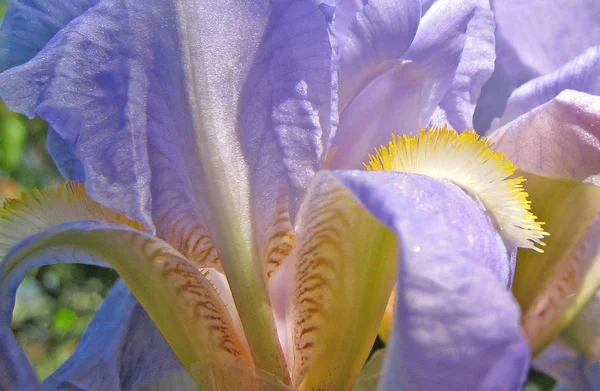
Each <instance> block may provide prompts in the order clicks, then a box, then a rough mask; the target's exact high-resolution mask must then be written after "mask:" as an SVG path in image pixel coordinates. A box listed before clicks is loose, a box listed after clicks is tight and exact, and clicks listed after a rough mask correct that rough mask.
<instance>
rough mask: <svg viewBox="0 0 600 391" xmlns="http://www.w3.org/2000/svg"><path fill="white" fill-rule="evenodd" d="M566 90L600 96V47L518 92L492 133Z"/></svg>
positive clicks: (513, 96) (513, 94)
mask: <svg viewBox="0 0 600 391" xmlns="http://www.w3.org/2000/svg"><path fill="white" fill-rule="evenodd" d="M566 89H569V90H575V91H581V92H585V93H588V94H592V95H600V46H596V47H593V48H590V49H588V50H587V51H586V52H584V53H583V54H582V55H580V56H578V57H576V58H575V59H573V60H572V61H570V62H568V63H567V64H565V65H564V66H562V67H561V68H559V69H557V70H556V71H554V72H552V73H550V74H548V75H545V76H541V77H538V78H536V79H533V80H531V81H530V82H528V83H525V84H524V85H522V86H521V87H519V88H518V89H516V90H515V91H514V92H513V93H512V94H511V95H510V97H509V98H508V101H507V102H506V109H505V110H504V114H502V117H500V118H499V119H496V120H494V121H493V122H492V129H496V128H498V127H500V126H502V125H505V124H507V123H508V122H510V121H512V120H514V119H515V118H517V117H519V116H520V115H523V114H525V113H527V112H529V111H531V110H533V109H534V108H536V107H538V106H540V105H542V104H544V103H546V102H548V101H549V100H551V99H552V98H554V97H555V96H557V95H558V94H560V93H561V92H562V91H563V90H566Z"/></svg>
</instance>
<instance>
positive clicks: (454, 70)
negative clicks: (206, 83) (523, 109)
mask: <svg viewBox="0 0 600 391" xmlns="http://www.w3.org/2000/svg"><path fill="white" fill-rule="evenodd" d="M493 28H494V24H493V21H492V19H491V12H490V10H489V2H488V1H487V0H471V1H460V2H456V1H452V0H440V1H437V2H435V3H433V4H432V5H431V7H430V8H429V9H428V10H427V12H426V13H425V15H424V16H423V17H422V19H421V24H420V25H419V30H418V31H417V36H416V37H415V40H414V42H413V43H412V45H411V46H410V48H409V50H408V52H407V53H406V55H405V57H404V58H405V59H406V60H413V61H415V62H417V63H419V64H420V65H422V66H423V67H424V68H425V70H426V71H427V75H428V77H429V83H430V84H431V86H429V88H428V89H429V90H430V92H429V94H428V95H427V96H424V97H423V99H422V102H423V103H422V108H421V114H420V116H419V124H420V125H421V126H425V125H427V124H429V123H430V121H431V120H434V121H435V120H436V119H437V120H443V121H445V120H451V121H454V122H455V123H452V125H453V126H457V129H461V127H462V126H463V125H469V124H470V123H471V118H472V115H473V110H474V106H473V104H474V102H475V101H476V99H477V97H478V96H479V91H480V89H481V86H482V85H483V83H484V82H485V80H486V79H487V77H488V76H489V74H490V73H491V69H492V67H493V61H494V52H493V50H492V47H493V38H492V36H491V34H492V31H493ZM465 102H468V104H466V105H465ZM438 105H440V108H439V109H438V110H437V112H436V108H437V106H438ZM434 112H436V114H435V116H434V117H433V118H432V116H433V115H434ZM440 125H443V124H440Z"/></svg>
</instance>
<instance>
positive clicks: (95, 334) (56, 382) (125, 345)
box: [43, 280, 189, 391]
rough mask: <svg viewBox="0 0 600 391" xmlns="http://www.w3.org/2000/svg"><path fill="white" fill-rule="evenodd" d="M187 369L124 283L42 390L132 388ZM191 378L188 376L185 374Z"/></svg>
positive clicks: (98, 313) (116, 287)
mask: <svg viewBox="0 0 600 391" xmlns="http://www.w3.org/2000/svg"><path fill="white" fill-rule="evenodd" d="M179 372H182V373H185V370H184V368H183V366H182V365H181V363H180V362H179V360H178V359H177V357H176V356H175V354H174V353H173V351H172V350H171V348H170V347H169V345H168V344H167V342H166V341H165V339H164V337H163V336H162V334H161V333H160V331H158V329H157V327H156V326H155V325H154V323H153V322H152V320H151V319H150V317H149V316H148V314H147V313H146V311H145V310H144V309H143V308H142V306H141V305H140V304H139V303H138V302H137V300H136V299H135V298H134V297H133V295H132V294H131V293H130V292H129V289H127V287H126V286H125V284H124V283H123V281H122V280H119V281H118V282H117V284H116V285H115V286H114V287H113V288H112V290H111V291H110V293H109V294H108V296H107V297H106V299H105V301H104V304H103V305H102V307H100V309H99V310H98V312H97V314H96V316H95V317H94V319H93V320H92V323H90V325H89V326H88V329H87V330H86V332H85V334H84V336H83V338H82V340H81V341H80V342H79V345H78V346H77V350H76V351H75V353H73V355H72V356H71V357H70V358H69V360H67V361H66V362H65V363H64V364H63V365H62V366H61V367H60V368H58V369H57V370H56V372H54V373H53V374H52V375H51V376H50V377H48V378H47V379H46V380H45V381H44V384H43V388H44V389H45V390H48V391H50V390H58V389H63V388H64V387H71V388H76V389H77V390H89V391H92V390H115V391H120V390H123V391H125V390H134V389H137V388H139V387H142V386H145V385H147V384H149V383H152V382H154V381H157V380H159V379H160V378H162V377H163V376H168V375H170V374H173V373H179ZM188 376H189V375H188Z"/></svg>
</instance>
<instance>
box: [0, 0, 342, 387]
mask: <svg viewBox="0 0 600 391" xmlns="http://www.w3.org/2000/svg"><path fill="white" fill-rule="evenodd" d="M208 10H210V12H208ZM215 15H218V16H217V17H215ZM330 16H331V15H328V14H327V13H326V12H323V11H322V9H321V7H319V5H318V4H315V3H313V2H312V1H301V2H298V1H282V2H273V3H269V2H267V1H263V2H239V1H219V2H216V3H215V2H211V1H195V0H194V1H191V0H179V1H175V2H171V1H158V2H154V3H153V5H152V7H148V5H147V2H145V1H137V0H123V1H120V0H107V1H104V2H101V3H99V4H98V5H96V6H95V7H92V8H90V9H89V10H88V11H87V12H85V13H84V14H82V15H81V16H80V17H78V18H76V19H74V20H73V21H71V23H69V24H68V25H67V26H66V27H65V28H63V29H62V30H60V31H59V32H58V33H57V34H56V35H55V36H54V38H53V39H52V40H51V41H50V42H49V43H48V45H46V47H44V49H43V50H42V51H41V52H40V54H39V55H38V56H36V57H34V58H33V59H32V60H30V61H29V62H27V63H25V64H23V65H22V66H19V67H15V68H12V69H10V70H8V71H7V72H4V73H3V74H2V75H1V76H0V95H1V96H2V98H3V99H4V100H5V101H6V102H7V104H8V105H9V106H10V107H11V108H12V109H14V110H16V111H20V112H22V113H25V114H27V115H28V116H32V115H34V114H37V115H40V116H41V117H43V118H44V119H46V120H47V121H48V122H49V123H50V125H51V126H52V128H53V129H54V130H55V131H56V132H57V133H58V134H59V135H60V136H61V137H62V138H63V140H64V141H65V142H66V143H67V144H68V145H70V146H72V148H73V152H74V155H75V157H76V158H78V159H79V160H80V161H81V162H82V164H83V165H84V167H85V181H86V184H87V185H88V190H89V192H90V194H91V195H92V197H93V198H94V199H96V200H97V201H99V202H101V203H103V204H105V205H109V206H111V207H113V208H114V209H116V210H118V211H120V212H122V213H124V214H126V215H128V216H131V217H132V218H135V219H136V220H138V221H140V222H142V223H143V224H144V226H145V227H146V228H148V229H149V230H151V231H153V232H154V231H155V232H156V234H157V235H158V236H159V237H161V238H164V239H166V240H168V242H169V243H170V244H171V245H172V246H174V247H176V249H177V250H178V251H180V252H181V253H183V255H184V256H186V257H187V258H188V259H190V260H191V261H194V262H195V263H196V264H198V265H200V266H202V265H203V264H204V266H208V267H217V262H218V261H220V262H221V264H222V265H224V269H225V270H226V271H227V272H228V278H229V279H230V281H231V285H232V286H233V287H234V289H233V294H234V296H235V297H236V302H237V307H238V309H239V311H240V316H241V317H242V318H243V319H244V324H245V327H246V331H247V335H248V339H249V342H250V343H251V345H252V346H253V351H254V353H255V355H256V358H257V359H258V365H259V366H260V367H265V368H269V369H270V370H273V371H274V372H277V375H278V376H280V377H283V375H284V373H285V370H284V369H283V362H282V361H283V359H282V358H281V355H280V354H279V353H278V347H277V341H276V339H275V337H274V334H275V333H274V326H273V325H272V324H271V323H272V320H271V314H270V308H269V303H268V297H267V294H266V290H265V289H264V287H263V284H262V280H263V278H264V276H265V274H267V273H268V271H269V270H267V268H266V267H264V263H263V262H268V258H269V257H268V253H269V252H270V249H269V250H266V251H265V250H264V247H268V246H269V245H270V244H271V243H270V239H271V237H272V236H277V235H279V234H280V232H279V231H277V232H268V229H269V228H270V227H271V226H273V222H274V221H277V220H278V219H280V218H281V217H282V215H283V216H284V217H285V214H288V213H290V211H291V214H292V215H293V213H294V210H295V207H297V199H298V198H299V197H300V195H301V194H302V192H303V190H304V188H305V186H306V185H307V184H308V181H309V180H310V178H311V177H312V175H313V173H314V170H316V169H317V168H318V167H319V166H320V164H321V162H322V161H323V160H324V158H325V153H326V149H327V147H328V145H329V138H330V137H331V132H332V122H334V121H335V117H336V113H335V109H334V106H335V105H334V103H333V102H335V98H334V95H335V92H334V91H335V90H334V88H335V86H336V85H335V71H334V70H333V62H334V58H333V50H332V47H331V46H332V43H331V42H330V39H331V38H330V36H329V30H328V28H329V22H330V20H329V19H328V18H330ZM274 205H275V207H274ZM265 233H266V235H265ZM213 243H214V245H213ZM215 248H216V252H215V251H214V250H215ZM217 253H218V254H217ZM257 254H260V255H264V254H267V256H263V257H262V258H263V259H260V260H257V259H255V257H256V255H257ZM264 258H267V260H265V259H264ZM257 266H260V267H257ZM259 341H260V342H259ZM263 363H264V365H263ZM272 368H275V369H272Z"/></svg>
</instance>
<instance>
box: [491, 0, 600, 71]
mask: <svg viewBox="0 0 600 391" xmlns="http://www.w3.org/2000/svg"><path fill="white" fill-rule="evenodd" d="M492 3H493V9H494V15H495V17H496V24H497V26H498V27H497V30H496V36H497V39H498V44H499V45H506V46H508V47H510V48H511V49H512V50H513V51H514V52H515V53H516V54H517V56H518V58H519V59H520V60H521V62H522V64H523V65H524V66H525V67H527V68H529V69H531V70H533V71H534V72H535V73H536V74H537V75H544V74H546V73H549V72H552V71H553V70H555V69H557V68H558V67H560V66H561V65H563V64H565V63H566V62H567V61H569V60H571V59H572V58H574V57H575V56H578V55H579V54H580V53H582V52H583V51H584V50H586V49H587V48H589V47H591V46H595V45H599V44H600V18H599V17H600V8H598V3H597V2H596V1H595V0H578V1H569V0H558V1H552V2H547V1H544V0H533V1H527V2H523V1H519V0H493V1H492ZM532 21H535V22H534V23H532ZM498 59H499V61H501V62H504V61H506V62H508V60H509V59H508V58H503V57H500V56H499V57H498ZM514 65H515V66H518V65H519V64H518V63H517V64H514ZM511 71H512V72H511V73H513V74H514V73H515V72H517V71H518V69H514V70H511Z"/></svg>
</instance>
